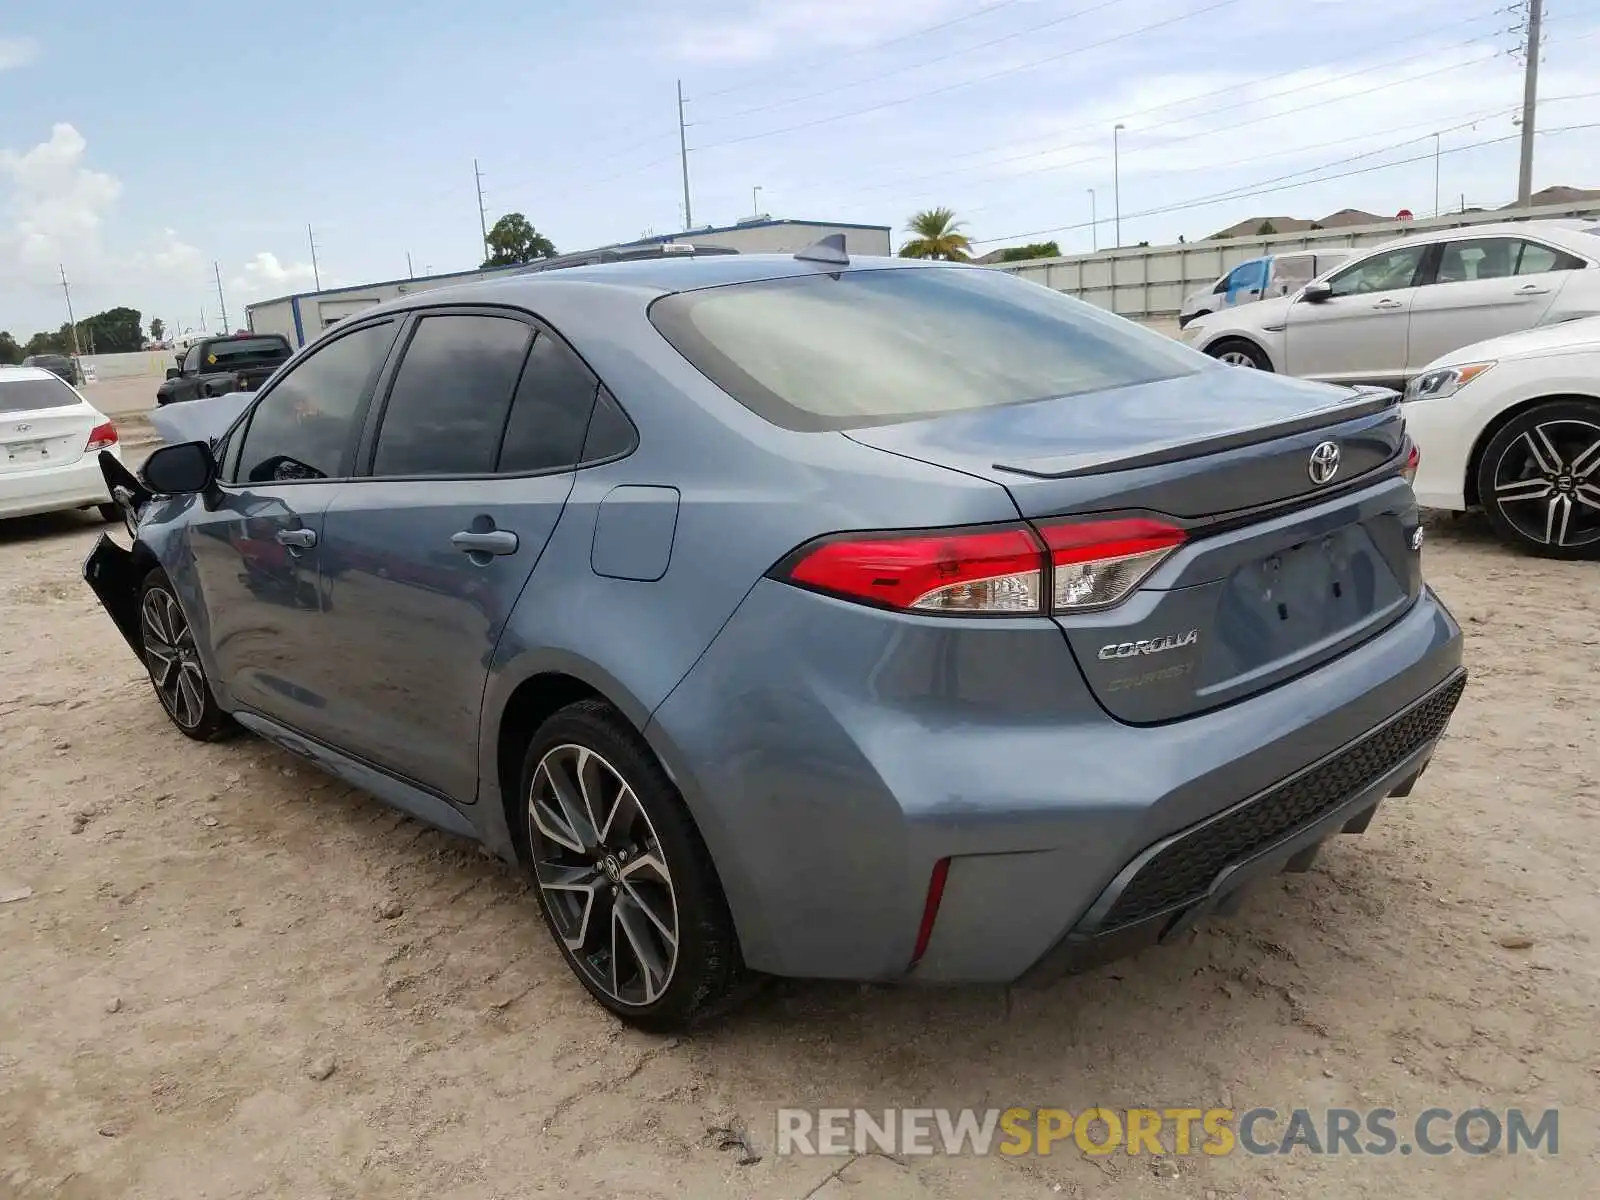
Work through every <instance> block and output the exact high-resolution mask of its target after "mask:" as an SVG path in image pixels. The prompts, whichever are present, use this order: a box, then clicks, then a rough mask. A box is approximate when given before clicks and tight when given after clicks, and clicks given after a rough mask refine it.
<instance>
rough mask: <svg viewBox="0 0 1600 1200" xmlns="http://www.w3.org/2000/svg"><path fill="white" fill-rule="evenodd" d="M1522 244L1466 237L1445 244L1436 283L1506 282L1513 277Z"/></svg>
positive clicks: (1499, 239)
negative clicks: (1495, 280)
mask: <svg viewBox="0 0 1600 1200" xmlns="http://www.w3.org/2000/svg"><path fill="white" fill-rule="evenodd" d="M1521 245H1522V243H1521V242H1515V241H1512V240H1511V239H1510V238H1468V239H1466V240H1464V241H1460V242H1446V243H1445V244H1444V248H1443V249H1442V250H1441V251H1440V254H1439V273H1438V275H1437V277H1436V282H1438V283H1471V282H1474V281H1475V280H1479V279H1509V278H1510V277H1511V276H1512V275H1514V274H1516V265H1517V250H1518V248H1519V247H1520V246H1521Z"/></svg>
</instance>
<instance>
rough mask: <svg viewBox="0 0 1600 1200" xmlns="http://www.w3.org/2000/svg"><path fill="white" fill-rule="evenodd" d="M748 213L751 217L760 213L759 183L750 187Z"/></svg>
mask: <svg viewBox="0 0 1600 1200" xmlns="http://www.w3.org/2000/svg"><path fill="white" fill-rule="evenodd" d="M750 215H751V216H753V217H759V216H760V215H761V185H760V184H759V183H758V184H756V186H755V187H753V188H751V189H750Z"/></svg>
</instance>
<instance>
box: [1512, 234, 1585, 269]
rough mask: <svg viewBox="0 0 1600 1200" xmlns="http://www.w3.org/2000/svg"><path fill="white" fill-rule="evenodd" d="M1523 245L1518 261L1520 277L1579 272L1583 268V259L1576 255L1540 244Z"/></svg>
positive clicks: (1528, 243) (1529, 243)
mask: <svg viewBox="0 0 1600 1200" xmlns="http://www.w3.org/2000/svg"><path fill="white" fill-rule="evenodd" d="M1521 245H1522V253H1521V255H1520V256H1519V257H1518V259H1517V272H1516V273H1517V274H1518V275H1543V274H1544V273H1545V272H1546V271H1578V270H1582V268H1583V259H1581V258H1579V257H1578V256H1577V255H1576V254H1567V253H1565V252H1564V251H1561V250H1556V249H1554V248H1553V247H1550V246H1545V245H1541V244H1540V243H1539V242H1523V243H1522V244H1521Z"/></svg>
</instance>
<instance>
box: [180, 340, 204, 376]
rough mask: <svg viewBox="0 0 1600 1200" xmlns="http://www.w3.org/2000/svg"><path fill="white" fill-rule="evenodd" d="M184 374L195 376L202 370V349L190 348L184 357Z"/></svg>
mask: <svg viewBox="0 0 1600 1200" xmlns="http://www.w3.org/2000/svg"><path fill="white" fill-rule="evenodd" d="M182 370H183V373H184V374H185V375H193V374H195V373H196V372H198V371H199V370H200V347H199V346H190V347H189V353H187V354H185V355H184V356H183V368H182Z"/></svg>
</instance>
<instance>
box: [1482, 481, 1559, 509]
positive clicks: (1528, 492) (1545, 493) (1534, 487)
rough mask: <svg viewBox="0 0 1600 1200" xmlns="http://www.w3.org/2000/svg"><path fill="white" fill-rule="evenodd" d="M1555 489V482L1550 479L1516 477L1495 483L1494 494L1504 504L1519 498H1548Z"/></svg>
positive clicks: (1511, 502)
mask: <svg viewBox="0 0 1600 1200" xmlns="http://www.w3.org/2000/svg"><path fill="white" fill-rule="evenodd" d="M1555 490H1556V489H1555V484H1553V483H1551V482H1550V481H1549V480H1548V479H1514V480H1512V481H1511V482H1509V483H1497V484H1495V488H1494V495H1495V499H1496V500H1499V501H1500V502H1501V503H1502V504H1513V503H1515V502H1516V501H1518V500H1548V499H1549V498H1550V496H1551V494H1552V493H1553V492H1554V491H1555Z"/></svg>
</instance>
